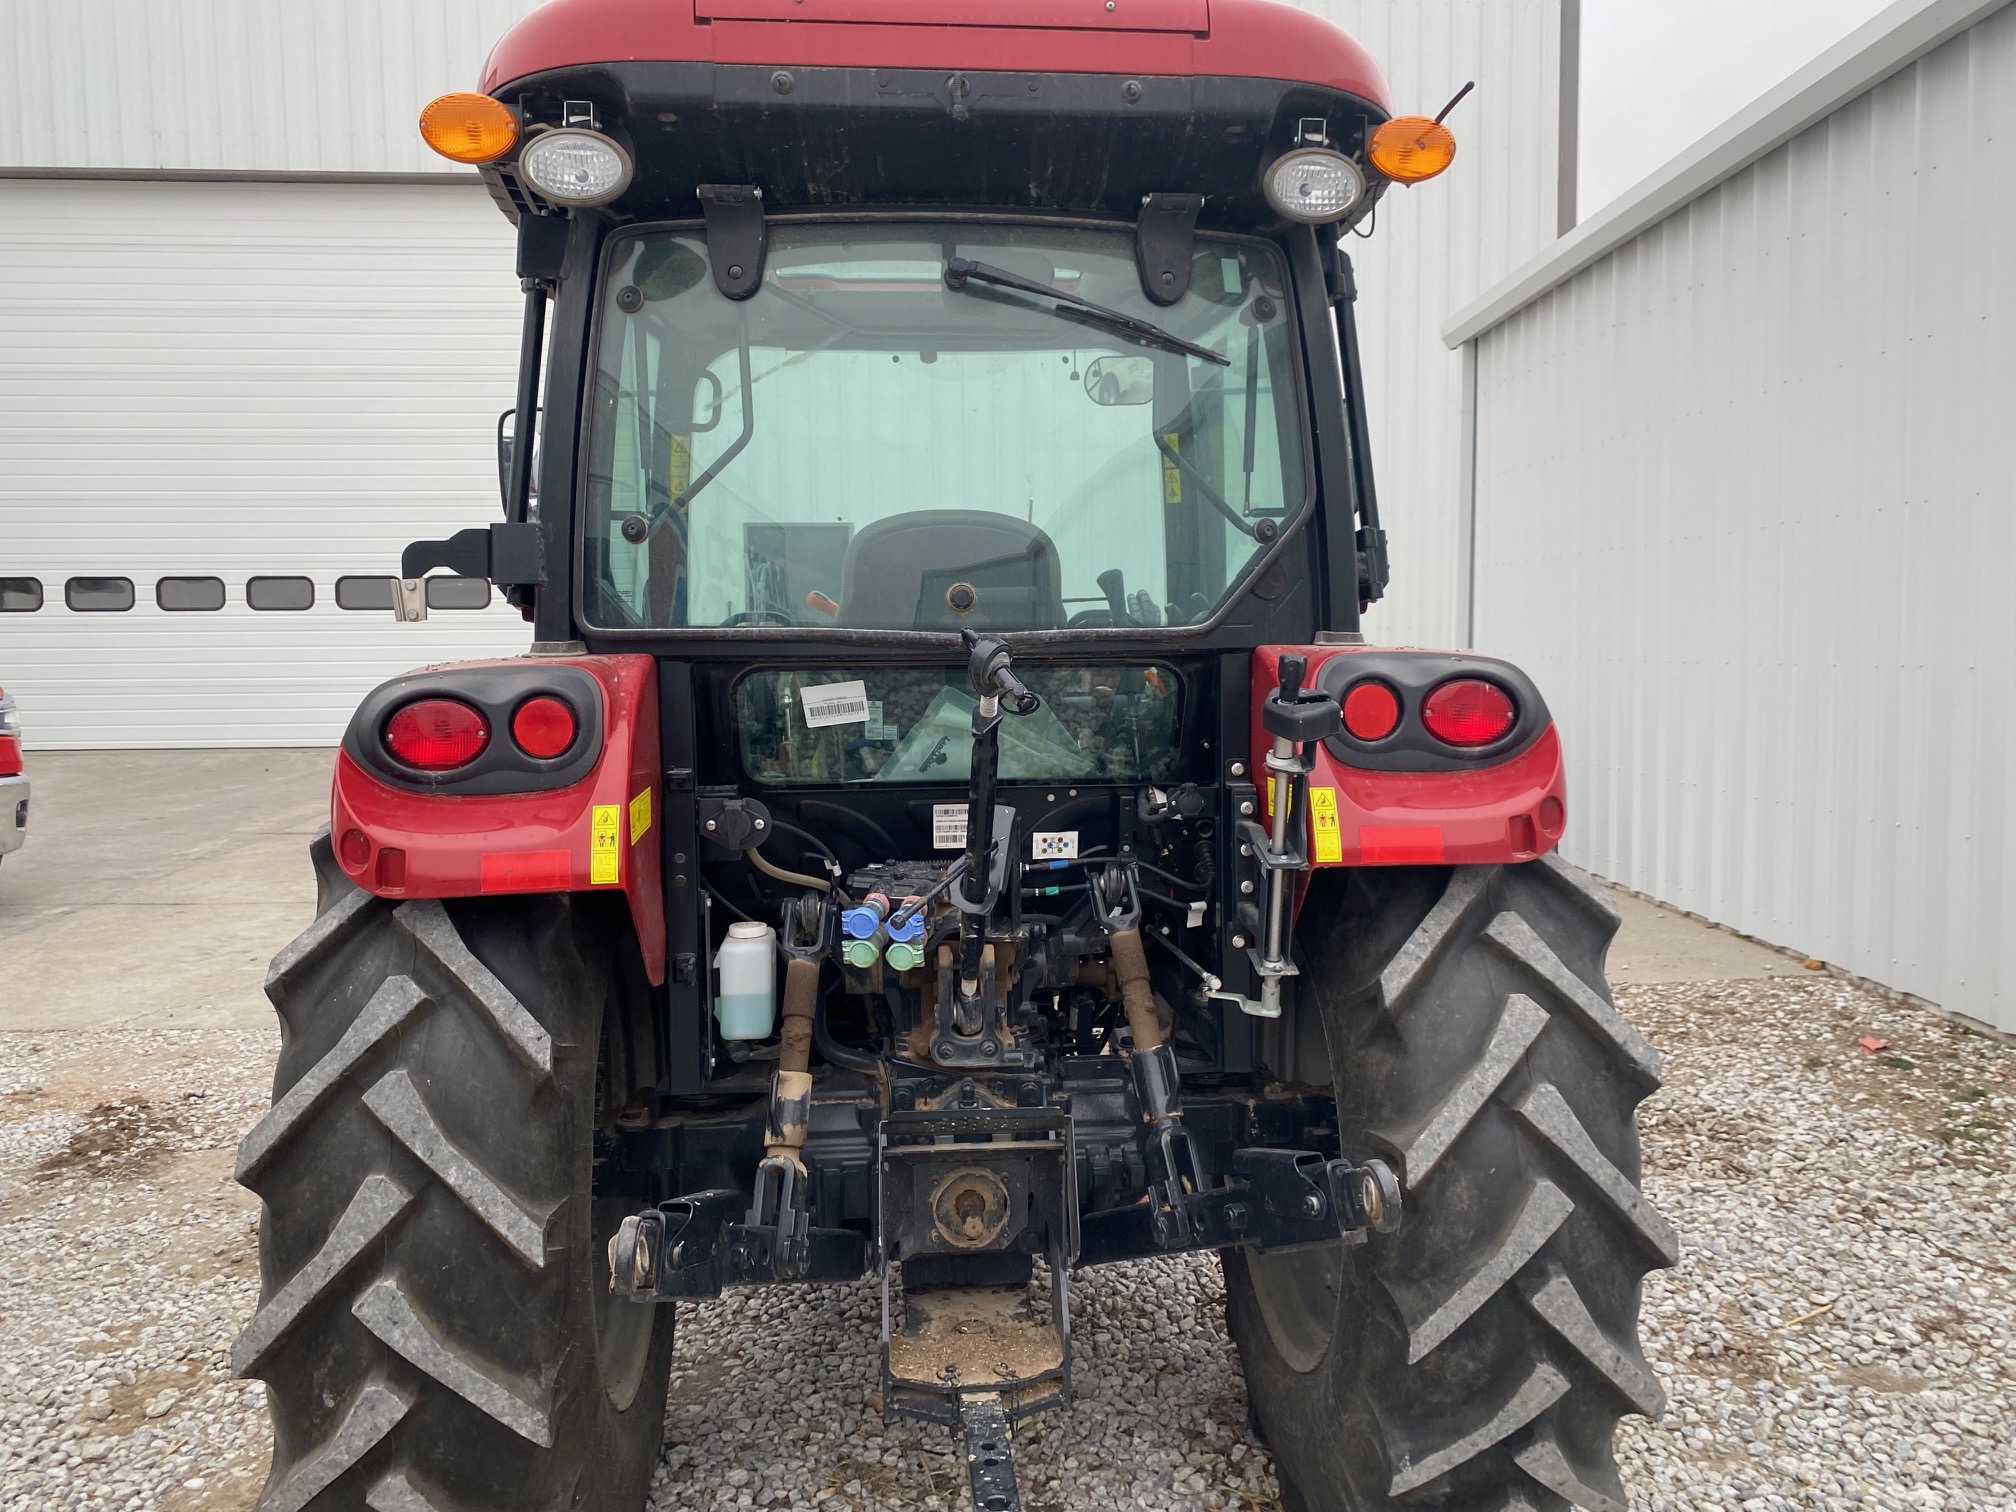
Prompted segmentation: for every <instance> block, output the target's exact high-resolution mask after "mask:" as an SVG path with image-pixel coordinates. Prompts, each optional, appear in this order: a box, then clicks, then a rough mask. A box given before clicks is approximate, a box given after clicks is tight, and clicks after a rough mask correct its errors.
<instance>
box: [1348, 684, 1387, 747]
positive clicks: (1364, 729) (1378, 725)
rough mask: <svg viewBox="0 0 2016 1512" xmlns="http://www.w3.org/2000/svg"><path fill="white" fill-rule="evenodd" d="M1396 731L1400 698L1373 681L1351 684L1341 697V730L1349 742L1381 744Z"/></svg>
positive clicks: (1383, 685) (1385, 685)
mask: <svg viewBox="0 0 2016 1512" xmlns="http://www.w3.org/2000/svg"><path fill="white" fill-rule="evenodd" d="M1399 727H1400V695H1399V694H1398V693H1396V692H1394V691H1393V689H1392V687H1391V685H1389V684H1387V683H1384V682H1381V681H1380V680H1379V679H1378V678H1376V677H1368V678H1366V679H1364V680H1363V681H1362V682H1358V683H1354V684H1352V686H1351V687H1350V689H1349V690H1348V691H1347V692H1346V693H1345V694H1344V728H1345V729H1346V730H1347V731H1349V732H1350V735H1351V738H1352V739H1353V740H1363V741H1366V742H1368V743H1369V742H1371V741H1375V740H1384V739H1385V738H1386V737H1387V736H1388V735H1391V734H1392V733H1393V732H1394V731H1395V730H1397V729H1398V728H1399Z"/></svg>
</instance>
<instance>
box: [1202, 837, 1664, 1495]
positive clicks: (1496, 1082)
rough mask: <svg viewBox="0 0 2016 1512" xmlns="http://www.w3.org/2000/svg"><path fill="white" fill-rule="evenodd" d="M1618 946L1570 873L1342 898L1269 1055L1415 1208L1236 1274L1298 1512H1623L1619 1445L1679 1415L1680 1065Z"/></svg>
mask: <svg viewBox="0 0 2016 1512" xmlns="http://www.w3.org/2000/svg"><path fill="white" fill-rule="evenodd" d="M1616 928H1617V911H1616V908H1615V905H1614V904H1612V902H1611V901H1610V899H1609V897H1608V895H1607V894H1605V893H1604V892H1603V890H1602V889H1601V888H1600V887H1599V886H1598V885H1597V884H1596V883H1595V882H1594V881H1592V880H1591V879H1590V878H1589V877H1588V876H1587V875H1586V874H1584V873H1582V872H1580V871H1577V870H1576V869H1575V868H1574V867H1571V866H1569V865H1567V864H1566V863H1565V862H1563V861H1560V860H1559V859H1557V858H1554V857H1547V858H1544V859H1542V860H1539V861H1535V862H1530V863H1527V864H1525V865H1519V866H1477V867H1457V868H1455V869H1453V870H1451V869H1448V868H1439V867H1438V868H1408V869H1399V868H1395V869H1392V870H1381V871H1376V872H1375V871H1370V870H1365V871H1357V872H1353V873H1349V874H1343V875H1338V876H1336V877H1334V878H1319V880H1318V884H1317V886H1316V889H1315V890H1314V891H1313V892H1312V894H1311V896H1310V898H1309V902H1308V905H1307V907H1306V909H1305V910H1304V913H1303V917H1302V920H1301V923H1300V925H1299V926H1298V928H1297V933H1296V939H1297V942H1298V943H1297V959H1298V962H1299V964H1300V965H1301V967H1302V976H1301V978H1300V979H1299V985H1300V987H1301V997H1300V1015H1301V1018H1300V1021H1299V1022H1291V1021H1290V1020H1291V1018H1292V1017H1293V1015H1290V1016H1284V1019H1283V1020H1282V1021H1281V1023H1282V1026H1283V1027H1282V1028H1281V1029H1279V1030H1277V1031H1276V1032H1275V1034H1274V1036H1273V1038H1272V1040H1271V1041H1263V1044H1266V1045H1268V1046H1269V1047H1270V1048H1271V1051H1272V1056H1273V1063H1274V1068H1275V1069H1276V1071H1277V1072H1282V1071H1284V1070H1285V1071H1288V1072H1289V1073H1290V1074H1293V1075H1295V1076H1296V1079H1299V1080H1304V1081H1321V1080H1325V1079H1327V1080H1328V1081H1329V1082H1330V1083H1331V1084H1332V1085H1333V1086H1334V1087H1335V1089H1336V1095H1337V1116H1338V1129H1339V1132H1340V1136H1341V1141H1342V1146H1343V1153H1344V1155H1345V1156H1346V1158H1349V1159H1353V1160H1362V1159H1363V1158H1365V1157H1368V1156H1377V1157H1379V1158H1381V1159H1384V1160H1385V1161H1387V1162H1388V1163H1389V1164H1390V1165H1391V1166H1392V1167H1393V1169H1394V1171H1395V1173H1396V1174H1397V1175H1398V1176H1399V1177H1400V1181H1401V1185H1402V1189H1403V1193H1404V1198H1405V1201H1404V1205H1403V1207H1402V1212H1401V1221H1400V1225H1399V1228H1398V1230H1397V1231H1396V1232H1394V1233H1391V1234H1373V1235H1371V1236H1370V1238H1369V1239H1368V1241H1367V1242H1366V1243H1365V1244H1363V1245H1359V1246H1355V1247H1351V1246H1345V1245H1337V1246H1334V1247H1330V1248H1326V1249H1318V1250H1302V1251H1288V1252H1284V1253H1281V1254H1276V1255H1262V1254H1257V1253H1249V1252H1246V1251H1228V1252H1227V1253H1226V1255H1225V1282H1226V1288H1225V1289H1226V1314H1227V1323H1228V1326H1229V1329H1230V1332H1231V1335H1232V1338H1233V1340H1234V1342H1235V1343H1236V1344H1237V1346H1238V1349H1239V1353H1240V1357H1241V1361H1242V1363H1243V1365H1244V1367H1245V1373H1246V1386H1247V1393H1248V1399H1249V1402H1250V1404H1251V1408H1252V1413H1253V1416H1254V1418H1255V1420H1256V1422H1257V1424H1258V1426H1259V1428H1260V1430H1261V1432H1262V1434H1263V1435H1264V1437H1265V1438H1266V1440H1267V1442H1268V1444H1269V1445H1270V1446H1271V1448H1272V1450H1273V1453H1274V1458H1275V1463H1276V1465H1277V1467H1278V1470H1279V1475H1280V1480H1281V1485H1282V1504H1283V1506H1284V1507H1286V1508H1288V1509H1290V1512H1388V1509H1391V1512H1401V1509H1405V1512H1423V1509H1436V1512H1456V1509H1459V1508H1460V1509H1463V1512H1520V1509H1527V1512H1558V1509H1560V1508H1563V1507H1565V1506H1568V1505H1570V1504H1572V1505H1574V1506H1577V1507H1582V1508H1585V1509H1588V1512H1623V1509H1624V1491H1623V1487H1622V1485H1621V1483H1620V1481H1619V1479H1618V1474H1617V1467H1616V1461H1615V1459H1614V1457H1613V1456H1612V1453H1611V1437H1612V1435H1613V1433H1614V1432H1615V1430H1616V1425H1617V1421H1618V1419H1619V1417H1620V1416H1622V1415H1623V1414H1624V1413H1627V1412H1637V1413H1643V1414H1645V1415H1647V1416H1650V1417H1656V1416H1657V1415H1658V1414H1659V1413H1660V1412H1661V1411H1662V1410H1663V1408H1664V1405H1665V1397H1664V1393H1663V1391H1662V1390H1661V1388H1660V1386H1659V1383H1658V1381H1657V1379H1656V1378H1655V1377H1654V1376H1653V1374H1652V1372H1651V1370H1650V1369H1649V1368H1648V1367H1647V1365H1646V1363H1645V1358H1644V1355H1643V1353H1642V1352H1641V1350H1640V1348H1639V1343H1638V1304H1639V1291H1640V1288H1641V1283H1642V1281H1643V1277H1644V1275H1645V1272H1646V1271H1648V1270H1651V1269H1655V1268H1658V1267H1662V1266H1670V1265H1672V1264H1673V1263H1674V1262H1675V1261H1676V1259H1677V1258H1678V1244H1677V1241H1676V1239H1675V1236H1674V1233H1673V1230H1672V1229H1671V1227H1669V1226H1668V1225H1667V1223H1666V1221H1665V1219H1663V1218H1662V1217H1660V1216H1659V1214H1658V1213H1656V1212H1654V1211H1653V1209H1652V1208H1651V1206H1650V1205H1649V1204H1648V1203H1647V1202H1646V1201H1645V1198H1644V1196H1643V1195H1642V1194H1641V1193H1640V1191H1639V1153H1638V1133H1637V1126H1636V1121H1635V1119H1636V1109H1637V1106H1638V1104H1639V1102H1640V1101H1641V1100H1642V1099H1643V1098H1644V1097H1645V1096H1646V1095H1647V1094H1649V1093H1650V1092H1651V1091H1653V1090H1654V1089H1655V1088H1656V1087H1657V1086H1658V1085H1659V1060H1658V1056H1657V1054H1656V1053H1655V1052H1654V1051H1653V1049H1652V1047H1651V1046H1650V1045H1649V1044H1647V1043H1646V1042H1645V1040H1644V1039H1643V1038H1642V1037H1641V1036H1640V1035H1639V1034H1638V1032H1637V1031H1636V1030H1634V1029H1633V1028H1631V1026H1630V1025H1628V1024H1627V1023H1625V1022H1624V1020H1623V1019H1622V1018H1621V1017H1619V1015H1618V1013H1617V1010H1616V1008H1615V1007H1614V1006H1613V1005H1612V1003H1611V1001H1610V994H1609V991H1608V988H1607V987H1606V985H1605V983H1604V978H1603V956H1604V953H1605V951H1606V950H1607V949H1608V947H1609V943H1610V938H1611V936H1612V935H1613V934H1614V933H1615V932H1616ZM1312 1015H1315V1016H1317V1017H1318V1018H1320V1025H1318V1024H1317V1023H1316V1022H1315V1021H1314V1020H1312V1018H1311V1016H1312ZM1319 1028H1320V1033H1318V1032H1316V1031H1317V1030H1318V1029H1319ZM1298 1037H1299V1040H1300V1044H1299V1045H1298V1044H1296V1043H1295V1041H1296V1040H1297V1039H1298ZM1283 1061H1285V1062H1288V1063H1289V1064H1288V1065H1287V1066H1286V1067H1284V1066H1283V1065H1282V1064H1281V1062H1283Z"/></svg>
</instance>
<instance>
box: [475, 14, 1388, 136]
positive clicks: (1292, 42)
mask: <svg viewBox="0 0 2016 1512" xmlns="http://www.w3.org/2000/svg"><path fill="white" fill-rule="evenodd" d="M627 62H666V63H716V64H744V65H750V64H753V65H762V66H772V67H806V68H881V69H986V70H999V71H1014V72H1028V73H1037V74H1046V73H1047V74H1123V75H1124V74H1144V75H1155V76H1163V77H1194V78H1205V77H1211V78H1232V79H1240V78H1244V79H1276V80H1283V81H1287V82H1291V83H1297V84H1306V85H1314V86H1317V87H1319V88H1322V89H1328V90H1336V91H1338V92H1340V93H1343V94H1347V95H1352V96H1355V97H1356V98H1358V99H1360V100H1363V101H1365V102H1367V103H1369V104H1371V105H1373V106H1375V107H1376V108H1377V109H1378V110H1379V111H1381V112H1382V113H1390V111H1391V110H1392V104H1391V101H1390V98H1389V96H1388V94H1387V90H1386V81H1385V79H1384V78H1383V77H1382V76H1381V74H1380V72H1379V68H1378V65H1377V64H1375V63H1374V62H1373V61H1372V58H1371V56H1370V55H1369V54H1368V53H1367V52H1366V51H1365V49H1364V48H1363V47H1361V46H1359V44H1358V43H1357V42H1356V41H1355V40H1353V39H1352V38H1351V37H1350V36H1349V35H1348V34H1347V33H1346V32H1344V31H1343V30H1341V29H1340V28H1338V27H1336V26H1333V25H1332V24H1331V23H1330V22H1328V21H1326V20H1324V19H1323V18H1322V17H1320V16H1315V15H1311V14H1310V13H1309V12H1307V11H1303V10H1297V9H1296V8H1295V7H1294V6H1292V5H1285V4H1280V3H1277V0H549V3H548V4H546V5H543V6H541V7H540V8H539V9H537V10H535V11H533V12H532V13H531V14H530V15H528V16H526V17H525V18H524V19H523V20H521V21H520V22H518V24H517V25H516V26H514V27H512V28H511V30H510V31H508V32H506V33H505V34H504V37H503V39H502V40H501V41H499V42H498V44H497V46H496V47H495V48H494V49H493V50H492V51H491V54H490V58H489V61H488V62H487V63H486V64H485V65H484V69H483V79H482V87H483V89H484V90H485V92H487V93H490V94H498V93H499V92H500V91H502V90H504V89H507V88H509V87H510V86H511V85H513V84H514V83H516V82H517V81H519V80H523V79H528V78H530V77H532V76H534V75H537V74H543V73H548V72H551V71H553V70H560V69H570V68H576V67H580V66H582V65H592V64H607V63H627Z"/></svg>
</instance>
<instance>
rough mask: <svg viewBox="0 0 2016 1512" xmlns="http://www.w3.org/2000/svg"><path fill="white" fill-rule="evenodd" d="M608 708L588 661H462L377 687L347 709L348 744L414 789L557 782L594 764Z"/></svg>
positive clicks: (459, 791)
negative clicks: (580, 663)
mask: <svg viewBox="0 0 2016 1512" xmlns="http://www.w3.org/2000/svg"><path fill="white" fill-rule="evenodd" d="M605 718H606V702H605V696H604V692H603V685H602V683H601V682H600V681H599V680H598V678H597V677H596V675H595V674H594V673H592V672H590V671H589V670H588V669H586V668H585V667H578V666H574V665H571V664H569V663H567V662H563V661H547V660H544V659H535V658H530V657H526V658H520V659H518V660H514V661H508V662H465V663H460V664H456V665H451V666H445V667H433V668H429V669H428V670H426V671H423V672H409V673H407V674H406V675H405V676H404V677H395V678H393V679H392V680H391V681H390V682H388V683H383V684H381V685H380V686H378V687H377V688H374V689H373V690H372V691H371V692H370V693H369V694H368V695H367V696H366V697H365V699H364V701H363V702H362V703H360V704H359V705H358V706H357V712H356V713H354V714H352V715H351V716H350V727H349V728H348V729H347V730H345V731H344V732H343V750H344V752H345V754H347V755H348V756H349V757H350V759H351V760H352V761H354V762H356V763H357V764H358V765H359V766H361V767H363V768H364V769H365V770H366V771H368V772H370V773H371V774H372V775H373V776H375V777H377V778H378V779H379V780H380V781H382V782H387V783H390V784H391V785H392V786H393V787H403V788H409V789H411V790H413V791H415V792H424V793H453V794H456V795H458V796H467V797H482V796H486V795H490V794H496V793H538V792H550V791H552V790H554V789H556V788H564V787H571V786H572V785H573V784H575V783H577V782H579V781H581V780H582V779H583V778H584V777H586V776H588V774H589V773H590V772H592V771H594V770H595V764H596V762H597V761H598V760H600V759H601V756H602V747H603V727H604V723H605ZM338 838H339V839H340V837H338Z"/></svg>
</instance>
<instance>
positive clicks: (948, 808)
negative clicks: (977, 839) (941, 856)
mask: <svg viewBox="0 0 2016 1512" xmlns="http://www.w3.org/2000/svg"><path fill="white" fill-rule="evenodd" d="M931 848H932V849H933V850H964V849H965V848H966V805H965V804H963V803H934V804H932V805H931Z"/></svg>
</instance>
